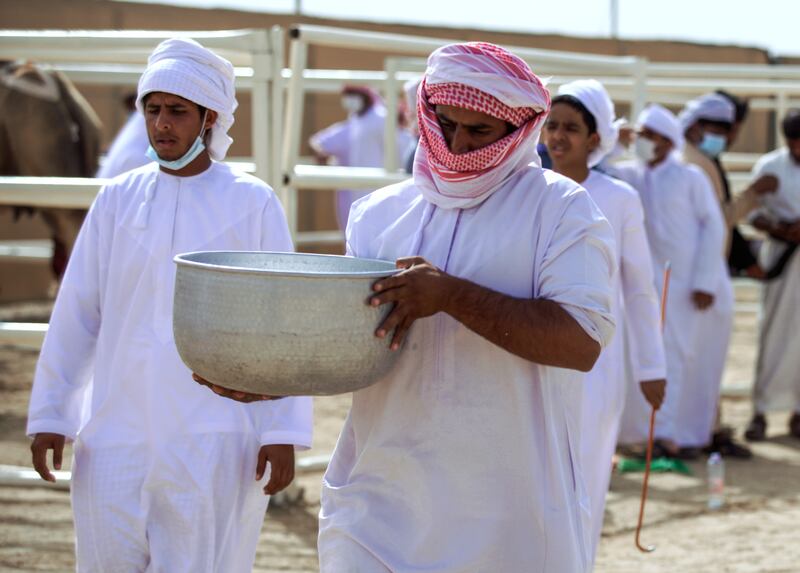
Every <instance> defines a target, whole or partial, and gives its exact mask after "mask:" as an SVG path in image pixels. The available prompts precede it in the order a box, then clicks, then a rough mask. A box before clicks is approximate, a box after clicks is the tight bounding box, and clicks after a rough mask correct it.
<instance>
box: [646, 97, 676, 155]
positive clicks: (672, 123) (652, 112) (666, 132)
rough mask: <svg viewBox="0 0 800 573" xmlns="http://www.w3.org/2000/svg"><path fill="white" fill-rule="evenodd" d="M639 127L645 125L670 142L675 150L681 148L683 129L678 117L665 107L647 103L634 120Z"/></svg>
mask: <svg viewBox="0 0 800 573" xmlns="http://www.w3.org/2000/svg"><path fill="white" fill-rule="evenodd" d="M636 123H637V124H639V126H641V127H647V128H649V129H651V130H653V131H655V132H656V133H658V134H659V135H663V136H664V137H666V138H667V139H669V140H670V141H671V142H672V145H673V146H674V150H675V151H680V150H681V149H683V130H682V129H681V124H680V123H679V122H678V118H677V117H675V114H674V113H672V112H671V111H669V110H668V109H667V108H665V107H663V106H660V105H658V104H657V103H652V104H650V105H648V106H647V107H646V108H644V110H642V113H640V114H639V117H638V119H637V121H636Z"/></svg>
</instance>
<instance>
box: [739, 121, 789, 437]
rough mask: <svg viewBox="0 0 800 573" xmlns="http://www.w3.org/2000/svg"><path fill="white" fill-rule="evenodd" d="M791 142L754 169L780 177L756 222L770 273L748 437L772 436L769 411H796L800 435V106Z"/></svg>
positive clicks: (760, 174)
mask: <svg viewBox="0 0 800 573" xmlns="http://www.w3.org/2000/svg"><path fill="white" fill-rule="evenodd" d="M782 129H783V136H784V139H785V140H786V146H785V147H782V148H780V149H776V150H775V151H772V152H771V153H768V154H767V155H765V156H764V157H762V158H761V159H759V160H758V162H757V163H756V165H755V167H754V168H753V179H754V180H756V181H757V180H758V179H760V178H762V177H764V176H766V175H770V176H772V177H774V178H776V179H777V181H778V190H777V192H776V193H775V194H774V195H765V196H763V197H762V198H761V208H760V209H759V210H758V212H757V216H756V217H755V219H754V221H753V225H754V226H755V227H756V228H758V229H761V230H762V231H764V232H765V233H767V235H768V236H767V238H766V240H765V241H764V244H763V245H762V247H761V252H760V253H759V255H760V256H759V263H760V264H761V265H762V268H763V269H764V270H765V271H766V274H767V279H766V282H765V284H764V291H763V312H762V315H761V321H760V333H759V334H760V336H759V350H758V362H757V363H756V382H755V386H754V388H753V419H752V420H751V421H750V425H749V426H748V428H747V432H746V434H745V437H746V438H747V439H748V440H752V441H760V440H763V439H764V438H765V437H766V433H767V419H766V416H765V414H766V413H767V412H771V411H775V410H791V411H792V415H791V417H790V418H789V434H790V435H791V436H794V437H795V438H800V376H799V375H798V372H800V348H799V346H800V345H798V340H799V339H798V337H797V325H798V324H799V323H800V253H798V244H800V110H797V109H795V110H792V111H790V112H789V113H788V114H787V115H786V117H785V118H784V119H783V125H782Z"/></svg>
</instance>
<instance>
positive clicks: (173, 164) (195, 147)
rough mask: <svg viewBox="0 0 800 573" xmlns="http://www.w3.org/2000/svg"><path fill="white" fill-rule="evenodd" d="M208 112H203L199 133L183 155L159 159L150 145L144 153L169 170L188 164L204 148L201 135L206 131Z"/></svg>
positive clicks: (181, 167)
mask: <svg viewBox="0 0 800 573" xmlns="http://www.w3.org/2000/svg"><path fill="white" fill-rule="evenodd" d="M207 114H208V110H206V112H205V113H204V114H203V127H202V129H201V130H200V135H198V136H197V139H195V140H194V143H193V144H192V146H191V147H190V148H189V150H188V151H187V152H186V153H184V154H183V156H181V157H179V158H178V159H175V160H174V161H167V160H166V159H161V158H160V157H159V156H158V153H157V152H156V150H155V149H154V148H153V146H152V145H148V146H147V151H145V155H146V156H147V157H148V158H150V159H152V160H153V161H155V162H156V163H158V164H159V165H160V166H161V167H164V168H166V169H169V170H171V171H179V170H181V169H183V168H184V167H186V166H187V165H189V164H190V163H191V162H192V161H194V160H195V159H197V156H198V155H200V154H201V153H203V151H204V150H205V148H206V144H205V143H203V135H205V132H206V115H207Z"/></svg>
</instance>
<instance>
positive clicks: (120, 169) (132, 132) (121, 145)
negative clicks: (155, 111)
mask: <svg viewBox="0 0 800 573" xmlns="http://www.w3.org/2000/svg"><path fill="white" fill-rule="evenodd" d="M149 145H150V140H149V139H148V138H147V126H146V125H145V121H144V116H143V115H142V114H141V113H139V112H138V111H134V112H133V113H131V115H130V117H129V118H128V121H126V122H125V125H123V126H122V129H121V130H120V131H119V133H118V134H117V136H116V137H115V138H114V141H113V142H112V143H111V147H110V148H109V149H108V153H106V157H105V159H104V160H103V163H102V165H100V169H99V170H98V171H97V177H100V178H104V179H110V178H111V177H116V176H117V175H120V174H122V173H125V172H126V171H130V170H131V169H136V168H137V167H141V166H142V165H147V164H148V163H150V158H149V157H147V155H145V152H146V151H147V147H148V146H149Z"/></svg>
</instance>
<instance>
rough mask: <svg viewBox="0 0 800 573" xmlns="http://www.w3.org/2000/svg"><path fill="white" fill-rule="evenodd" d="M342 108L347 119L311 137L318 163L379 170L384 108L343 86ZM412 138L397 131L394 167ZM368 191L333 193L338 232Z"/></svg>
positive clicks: (368, 92)
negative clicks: (353, 205) (333, 163)
mask: <svg viewBox="0 0 800 573" xmlns="http://www.w3.org/2000/svg"><path fill="white" fill-rule="evenodd" d="M342 107H343V108H344V109H345V111H346V112H347V119H346V120H344V121H340V122H337V123H334V124H333V125H331V126H329V127H326V128H325V129H323V130H322V131H318V132H317V133H315V134H314V135H312V136H311V139H310V140H309V144H310V145H311V149H312V150H313V151H314V153H315V154H316V155H317V157H318V158H319V159H320V161H322V162H326V161H328V159H329V158H333V159H334V160H335V162H336V164H337V165H341V166H344V167H383V163H384V152H383V148H384V145H383V144H384V131H385V128H386V113H387V110H386V106H384V105H383V101H382V100H381V97H380V96H379V95H378V94H377V93H376V92H375V91H374V90H372V89H369V88H365V87H362V86H345V87H344V89H343V90H342ZM414 143H415V141H414V137H413V136H412V135H411V133H410V132H409V131H408V130H407V129H404V128H402V127H400V126H398V127H397V137H396V143H395V145H396V150H397V161H398V165H399V166H400V167H402V161H403V159H404V158H405V156H406V154H407V153H408V150H409V149H410V148H411V147H412V146H413V145H414ZM370 192H371V190H363V189H341V190H339V191H337V192H336V219H337V221H338V222H339V226H340V227H341V228H342V229H345V228H346V227H347V215H348V213H349V212H350V206H351V205H352V204H353V202H354V201H355V200H357V199H359V198H360V197H364V196H365V195H367V194H369V193H370Z"/></svg>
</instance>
